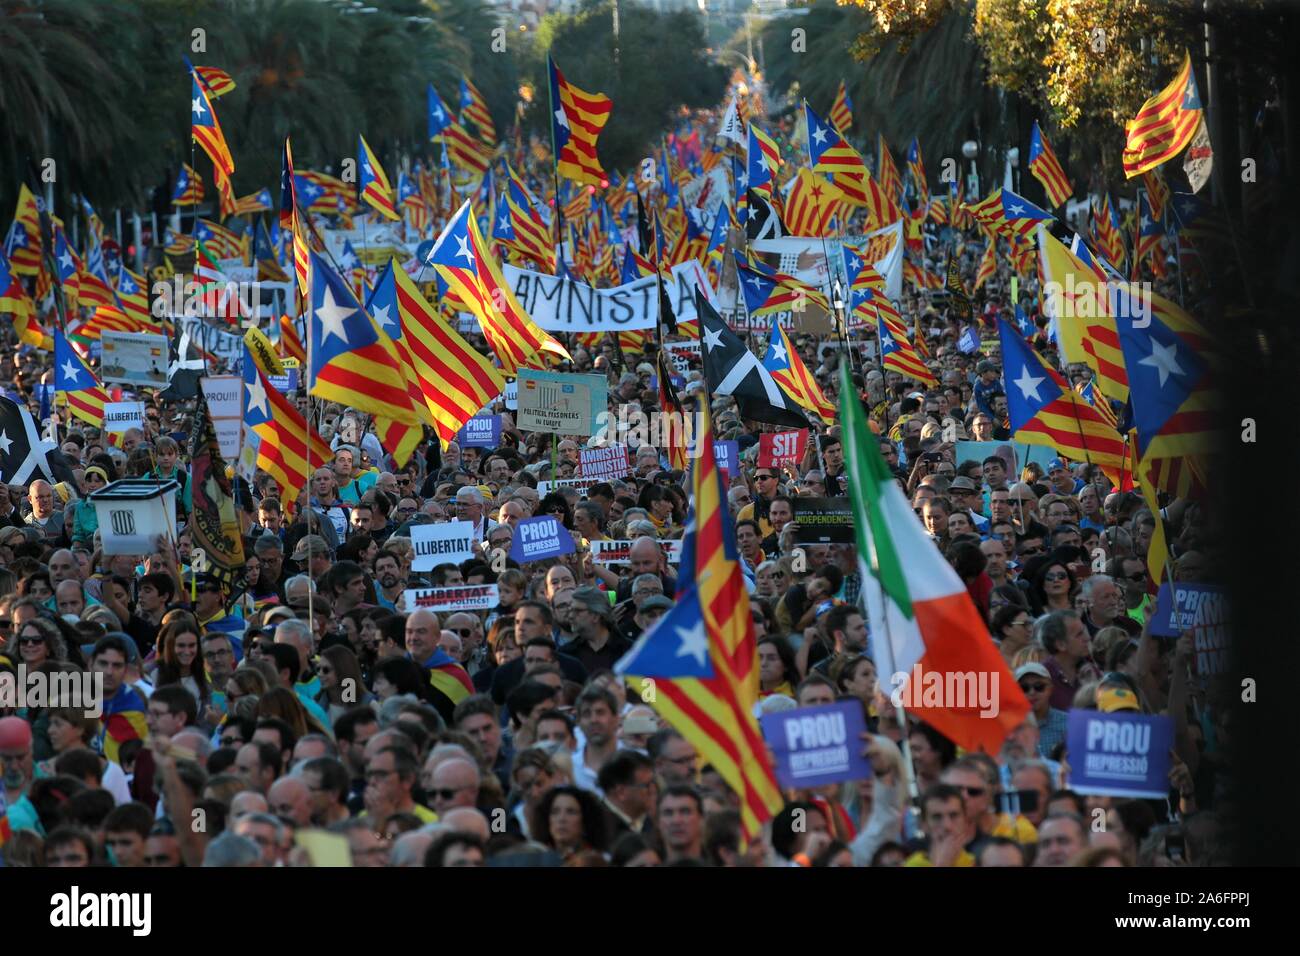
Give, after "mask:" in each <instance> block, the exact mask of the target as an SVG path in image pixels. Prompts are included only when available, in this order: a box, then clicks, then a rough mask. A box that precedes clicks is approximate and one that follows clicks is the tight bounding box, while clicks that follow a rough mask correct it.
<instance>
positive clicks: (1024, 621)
mask: <svg viewBox="0 0 1300 956" xmlns="http://www.w3.org/2000/svg"><path fill="white" fill-rule="evenodd" d="M1007 603H1008V604H1010V603H1011V602H1010V601H1008V602H1007ZM1030 623H1031V622H1030V620H1029V618H1027V617H1026V618H1021V619H1020V620H1016V621H1012V622H1011V625H1012V626H1013V627H1028V626H1029V625H1030Z"/></svg>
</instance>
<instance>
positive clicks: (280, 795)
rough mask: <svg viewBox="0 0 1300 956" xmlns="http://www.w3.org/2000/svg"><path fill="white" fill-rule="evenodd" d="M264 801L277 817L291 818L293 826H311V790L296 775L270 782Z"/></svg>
mask: <svg viewBox="0 0 1300 956" xmlns="http://www.w3.org/2000/svg"><path fill="white" fill-rule="evenodd" d="M266 802H267V803H268V804H270V807H271V812H272V813H274V814H275V815H276V816H277V817H284V818H285V819H286V820H292V821H293V823H294V826H298V827H309V826H311V809H312V802H311V791H310V790H308V789H307V784H305V783H303V781H302V780H300V779H299V778H297V777H281V778H280V779H279V780H277V781H276V782H275V783H273V784H271V789H270V790H269V791H268V792H267V795H266Z"/></svg>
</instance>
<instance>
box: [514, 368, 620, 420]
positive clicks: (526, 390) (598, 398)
mask: <svg viewBox="0 0 1300 956" xmlns="http://www.w3.org/2000/svg"><path fill="white" fill-rule="evenodd" d="M608 394H609V382H608V380H607V379H606V378H605V376H603V375H569V374H564V373H561V372H546V371H542V370H540V369H534V368H521V369H520V370H519V415H518V418H519V427H520V428H521V429H523V430H524V431H541V432H553V433H555V434H558V435H590V434H592V433H593V432H594V431H595V430H596V421H597V416H599V415H600V413H601V412H603V411H605V410H606V405H607V396H608Z"/></svg>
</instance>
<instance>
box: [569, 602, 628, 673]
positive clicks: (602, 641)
mask: <svg viewBox="0 0 1300 956" xmlns="http://www.w3.org/2000/svg"><path fill="white" fill-rule="evenodd" d="M570 614H571V617H570V622H571V625H572V627H573V632H574V638H573V640H572V641H570V642H569V643H568V644H565V645H564V652H565V653H566V654H568V655H569V656H571V657H576V658H577V659H578V660H579V661H581V662H582V666H583V667H585V668H586V669H587V673H589V674H592V673H595V672H596V671H598V670H612V669H613V667H614V665H615V664H616V663H617V662H618V660H619V658H621V657H622V656H623V655H624V654H626V653H627V652H628V651H629V650H631V648H632V644H631V642H630V641H629V640H628V639H627V638H625V637H623V636H622V635H621V634H619V633H617V632H616V630H615V629H614V626H613V622H614V609H613V608H612V607H611V606H610V603H609V596H608V595H607V594H606V592H604V591H602V590H600V588H594V587H582V588H578V589H577V590H576V591H574V592H573V608H572V610H571V611H570Z"/></svg>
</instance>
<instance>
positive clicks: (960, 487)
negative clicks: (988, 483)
mask: <svg viewBox="0 0 1300 956" xmlns="http://www.w3.org/2000/svg"><path fill="white" fill-rule="evenodd" d="M948 490H949V491H979V489H978V488H977V487H975V482H973V481H972V480H971V479H969V478H967V477H966V476H965V475H962V476H961V477H960V478H954V479H953V480H952V484H950V485H949V486H948Z"/></svg>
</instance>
